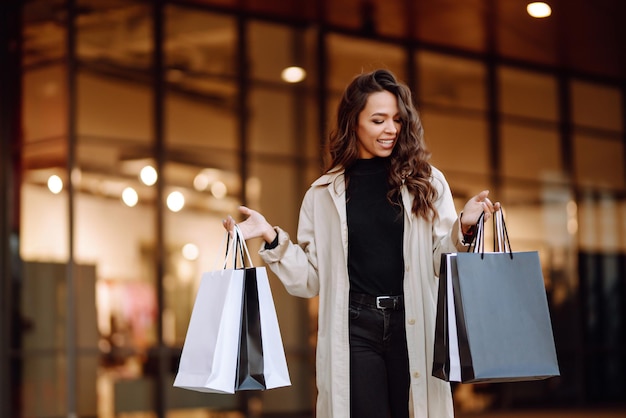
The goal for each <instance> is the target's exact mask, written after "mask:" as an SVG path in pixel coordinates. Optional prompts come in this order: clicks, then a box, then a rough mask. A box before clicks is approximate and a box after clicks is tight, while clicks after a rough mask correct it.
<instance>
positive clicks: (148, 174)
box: [139, 165, 159, 186]
mask: <svg viewBox="0 0 626 418" xmlns="http://www.w3.org/2000/svg"><path fill="white" fill-rule="evenodd" d="M158 177H159V176H158V174H157V172H156V170H155V169H154V167H152V166H151V165H147V166H145V167H144V168H142V169H141V172H140V173H139V178H140V179H141V181H142V182H143V184H145V185H146V186H152V185H154V183H156V181H157V178H158Z"/></svg>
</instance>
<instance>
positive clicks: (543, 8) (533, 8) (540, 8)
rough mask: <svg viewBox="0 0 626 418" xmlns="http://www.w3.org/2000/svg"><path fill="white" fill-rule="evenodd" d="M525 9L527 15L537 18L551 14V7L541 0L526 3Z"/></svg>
mask: <svg viewBox="0 0 626 418" xmlns="http://www.w3.org/2000/svg"><path fill="white" fill-rule="evenodd" d="M526 11H527V12H528V14H529V15H531V16H532V17H536V18H538V19H540V18H543V17H548V16H550V15H551V14H552V9H551V8H550V6H549V5H548V3H544V2H542V1H536V2H533V3H528V5H527V6H526Z"/></svg>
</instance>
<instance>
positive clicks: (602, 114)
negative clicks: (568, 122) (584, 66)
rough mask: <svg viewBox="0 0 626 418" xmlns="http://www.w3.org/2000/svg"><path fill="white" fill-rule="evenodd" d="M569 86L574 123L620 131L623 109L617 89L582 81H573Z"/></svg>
mask: <svg viewBox="0 0 626 418" xmlns="http://www.w3.org/2000/svg"><path fill="white" fill-rule="evenodd" d="M571 88H572V118H573V120H574V124H575V125H579V126H588V127H592V128H600V129H607V130H611V131H615V132H622V130H623V129H624V128H623V126H624V121H623V120H622V117H623V115H624V110H623V108H622V103H623V100H622V95H621V93H620V90H619V89H617V88H615V87H608V86H603V85H600V84H593V83H587V82H583V81H574V82H573V83H572V86H571Z"/></svg>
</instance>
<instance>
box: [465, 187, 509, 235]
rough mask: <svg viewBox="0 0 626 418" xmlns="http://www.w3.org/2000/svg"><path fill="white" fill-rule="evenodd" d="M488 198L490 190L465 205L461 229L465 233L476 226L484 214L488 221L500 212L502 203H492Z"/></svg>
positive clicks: (484, 191) (479, 194)
mask: <svg viewBox="0 0 626 418" xmlns="http://www.w3.org/2000/svg"><path fill="white" fill-rule="evenodd" d="M488 196H489V190H483V191H482V192H480V193H478V194H477V195H476V196H474V197H472V198H471V199H470V200H468V202H467V203H466V204H465V207H464V208H463V213H462V215H461V229H462V231H463V233H465V232H467V231H468V230H469V229H470V228H471V227H472V226H474V225H476V223H477V222H478V219H479V218H480V214H481V213H484V214H485V220H488V219H489V218H490V217H491V214H493V213H494V212H495V211H497V210H500V202H496V203H492V202H491V200H489V197H488Z"/></svg>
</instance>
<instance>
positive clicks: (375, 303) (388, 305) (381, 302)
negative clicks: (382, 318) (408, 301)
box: [350, 293, 404, 311]
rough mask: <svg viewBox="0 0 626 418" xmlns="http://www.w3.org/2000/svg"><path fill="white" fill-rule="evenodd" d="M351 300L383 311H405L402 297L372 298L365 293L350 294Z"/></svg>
mask: <svg viewBox="0 0 626 418" xmlns="http://www.w3.org/2000/svg"><path fill="white" fill-rule="evenodd" d="M350 299H351V300H352V301H354V302H357V303H360V304H362V305H365V306H369V307H371V308H377V309H381V310H383V311H384V310H385V309H391V310H393V311H399V310H401V309H404V298H403V297H402V295H398V296H371V295H367V294H365V293H350Z"/></svg>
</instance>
